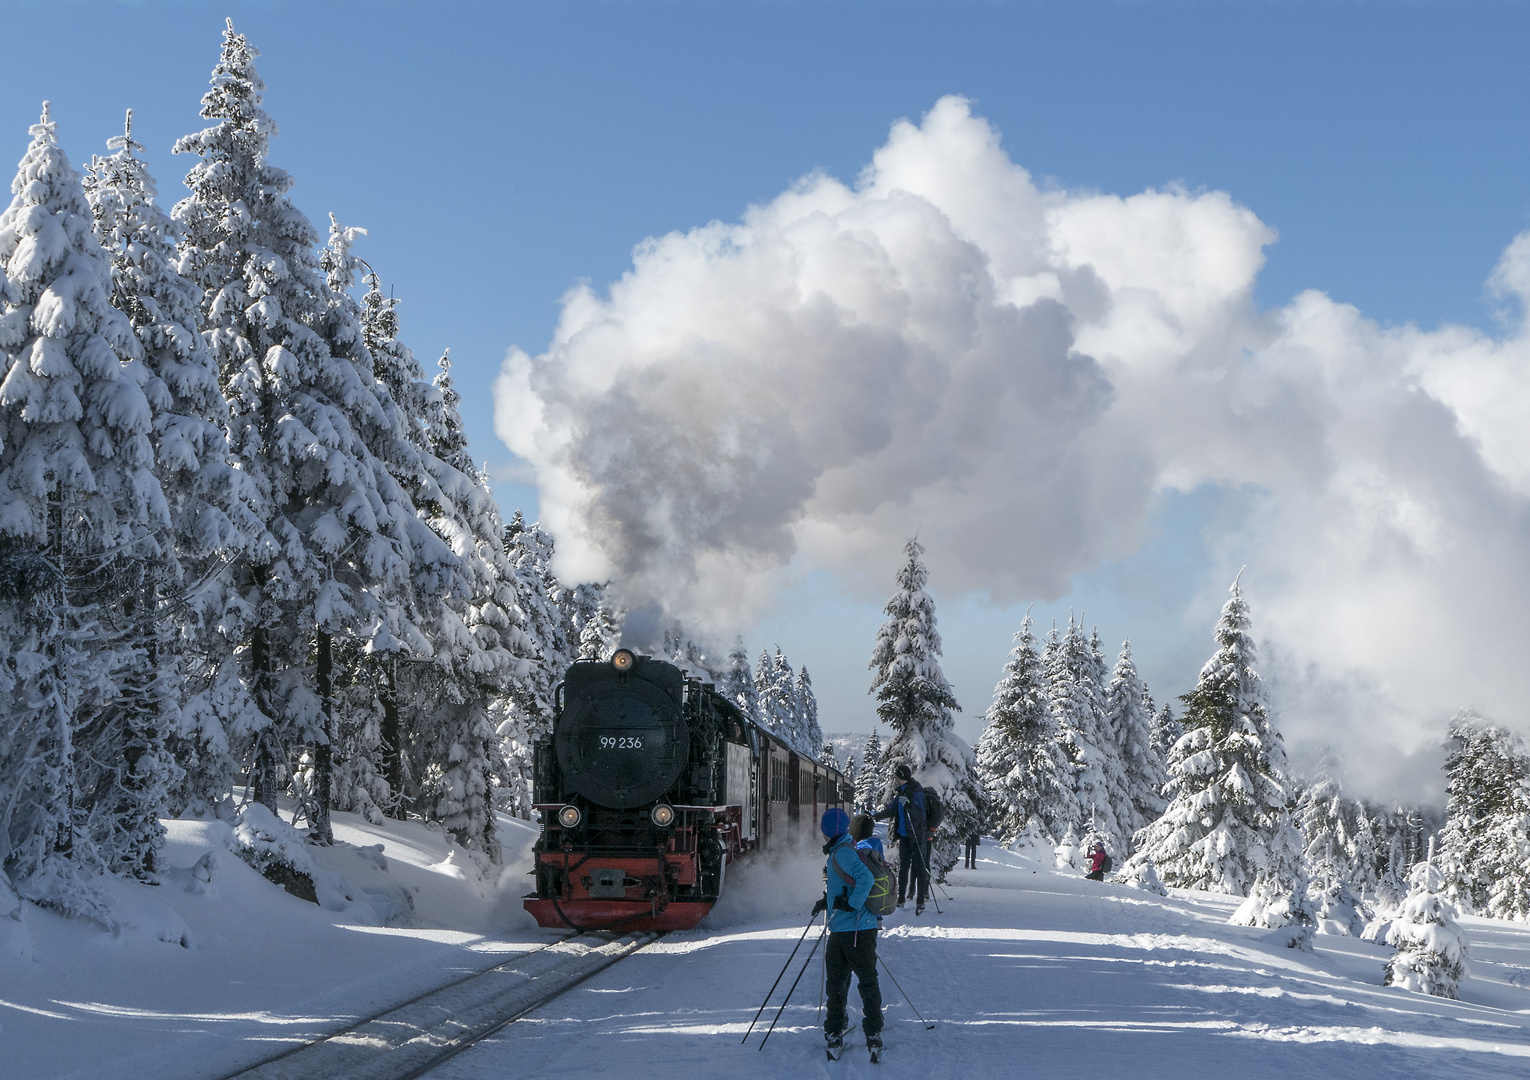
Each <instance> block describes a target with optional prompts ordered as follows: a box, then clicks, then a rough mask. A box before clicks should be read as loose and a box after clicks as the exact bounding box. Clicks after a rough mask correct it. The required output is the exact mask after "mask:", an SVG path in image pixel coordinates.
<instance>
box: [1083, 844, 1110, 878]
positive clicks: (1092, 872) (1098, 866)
mask: <svg viewBox="0 0 1530 1080" xmlns="http://www.w3.org/2000/svg"><path fill="white" fill-rule="evenodd" d="M1105 858H1106V856H1105V845H1104V844H1102V843H1101V842H1100V841H1098V840H1096V841H1095V842H1094V850H1093V851H1091V852H1090V853H1089V873H1087V874H1085V875H1084V876H1085V877H1086V878H1088V879H1089V880H1090V881H1104V880H1105Z"/></svg>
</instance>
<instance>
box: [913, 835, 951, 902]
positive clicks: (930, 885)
mask: <svg viewBox="0 0 1530 1080" xmlns="http://www.w3.org/2000/svg"><path fill="white" fill-rule="evenodd" d="M914 846H915V847H916V848H917V849H918V850H919V859H920V861H921V862H923V863H924V884H925V888H927V889H929V890H930V899H931V900H933V901H935V914H937V915H944V914H945V912H944V911H941V910H940V897H938V896H936V895H935V875H934V874H931V873H930V859H929V856H927V855H926V854H925V853H924V845H923V844H921V843H919V841H917V840H915V841H914ZM946 899H947V900H949V899H951V894H950V893H947V894H946Z"/></svg>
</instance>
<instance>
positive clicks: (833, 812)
mask: <svg viewBox="0 0 1530 1080" xmlns="http://www.w3.org/2000/svg"><path fill="white" fill-rule="evenodd" d="M818 827H819V828H821V829H822V830H823V834H824V835H825V836H827V837H828V838H829V839H830V840H833V839H834V838H835V837H836V836H843V835H845V830H846V829H848V828H849V827H850V815H849V814H847V813H845V812H844V811H843V810H841V809H840V808H839V807H837V806H831V807H829V809H827V810H825V811H824V812H823V820H822V821H820V822H819V823H818Z"/></svg>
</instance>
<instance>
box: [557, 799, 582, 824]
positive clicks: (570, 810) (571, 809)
mask: <svg viewBox="0 0 1530 1080" xmlns="http://www.w3.org/2000/svg"><path fill="white" fill-rule="evenodd" d="M583 820H584V815H583V814H581V813H580V812H579V807H577V806H575V805H574V804H573V803H570V804H569V805H567V806H565V807H564V808H563V809H562V810H559V811H558V824H559V825H562V826H563V827H564V828H565V829H572V828H574V827H575V826H576V825H578V824H579V823H580V822H581V821H583Z"/></svg>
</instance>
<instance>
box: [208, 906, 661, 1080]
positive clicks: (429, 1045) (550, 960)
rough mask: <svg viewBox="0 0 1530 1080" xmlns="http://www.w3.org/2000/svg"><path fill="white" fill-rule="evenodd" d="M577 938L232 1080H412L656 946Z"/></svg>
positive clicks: (648, 938) (634, 939) (638, 939)
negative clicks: (608, 970) (648, 947)
mask: <svg viewBox="0 0 1530 1080" xmlns="http://www.w3.org/2000/svg"><path fill="white" fill-rule="evenodd" d="M657 937H658V935H657V934H652V933H633V934H624V935H622V936H621V937H617V938H611V939H604V940H603V939H601V938H598V937H597V938H593V939H592V938H590V937H579V936H576V937H573V938H568V939H566V940H563V941H559V942H556V943H554V944H552V945H549V946H547V947H546V948H543V949H538V950H537V951H536V952H533V953H531V954H529V955H527V956H522V957H518V958H517V959H515V960H511V961H508V962H507V963H504V964H501V965H499V966H498V967H494V968H490V969H489V970H488V971H484V972H480V973H478V974H476V975H471V976H468V977H467V978H465V979H461V980H459V981H457V982H455V983H452V984H450V985H448V986H445V987H442V988H441V989H439V990H436V991H433V992H431V993H428V994H425V995H423V996H421V997H418V998H416V999H415V1000H413V1001H410V1002H406V1003H405V1004H403V1005H400V1006H398V1007H397V1008H395V1009H392V1010H390V1011H389V1012H386V1013H383V1014H382V1015H380V1016H376V1017H373V1018H372V1019H370V1020H366V1021H363V1022H362V1023H360V1024H357V1025H355V1026H354V1027H351V1028H347V1029H346V1030H345V1031H342V1032H338V1033H336V1034H334V1035H331V1036H329V1037H328V1038H325V1039H320V1040H319V1041H318V1042H314V1043H310V1044H309V1045H307V1046H304V1047H301V1048H299V1049H297V1050H292V1051H289V1052H287V1053H285V1054H283V1055H281V1056H280V1057H277V1058H273V1059H271V1060H269V1061H266V1062H264V1063H263V1064H260V1065H256V1066H254V1067H253V1068H250V1069H246V1070H244V1071H243V1072H239V1073H236V1074H234V1075H233V1076H232V1077H229V1078H227V1080H331V1078H337V1077H345V1078H346V1080H409V1078H411V1077H416V1076H419V1075H420V1074H422V1073H424V1072H425V1071H427V1070H428V1069H430V1068H431V1067H433V1066H434V1065H437V1064H439V1063H440V1062H442V1061H444V1060H445V1059H446V1058H449V1057H451V1056H452V1055H453V1054H456V1053H457V1052H458V1051H460V1050H463V1049H465V1048H466V1047H468V1046H471V1045H472V1044H473V1043H475V1042H477V1041H478V1040H479V1039H482V1038H483V1037H484V1036H485V1035H489V1034H491V1033H493V1032H495V1031H498V1030H499V1029H500V1028H502V1027H504V1026H505V1025H506V1024H509V1023H511V1022H512V1021H514V1020H516V1019H518V1018H519V1017H521V1016H524V1015H525V1014H526V1013H527V1012H529V1011H530V1010H532V1009H534V1008H536V1007H537V1006H538V1005H541V1004H542V1003H544V1002H546V1001H549V1000H551V999H552V998H554V997H557V996H558V995H559V994H561V993H563V992H564V991H565V990H568V989H569V988H570V987H572V986H574V985H576V984H577V983H580V982H583V981H584V980H585V979H587V978H589V977H590V976H591V975H594V974H596V973H597V972H600V971H603V970H605V969H606V968H608V967H610V966H611V965H612V964H614V963H616V962H617V961H618V960H621V959H623V958H624V957H627V956H630V955H631V954H632V953H634V952H636V951H637V950H638V949H641V948H642V947H643V946H645V945H647V944H648V943H649V942H652V941H654V940H656V939H657Z"/></svg>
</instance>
